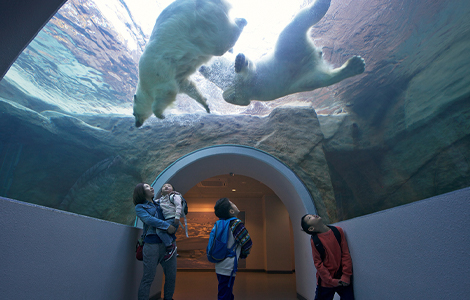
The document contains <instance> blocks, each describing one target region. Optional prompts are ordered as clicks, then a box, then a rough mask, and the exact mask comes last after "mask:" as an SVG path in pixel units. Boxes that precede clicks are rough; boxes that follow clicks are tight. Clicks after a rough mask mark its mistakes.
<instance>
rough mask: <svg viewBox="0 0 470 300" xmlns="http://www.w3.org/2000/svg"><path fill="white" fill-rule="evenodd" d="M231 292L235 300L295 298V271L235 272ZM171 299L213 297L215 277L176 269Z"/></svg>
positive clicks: (201, 299) (205, 299)
mask: <svg viewBox="0 0 470 300" xmlns="http://www.w3.org/2000/svg"><path fill="white" fill-rule="evenodd" d="M233 289H234V291H233V294H234V295H235V299H238V300H255V299H256V300H265V299H266V300H270V299H274V300H296V299H297V292H296V289H295V274H266V273H264V272H239V273H238V274H237V276H236V280H235V285H234V288H233ZM173 298H174V299H175V300H212V299H213V300H216V299H217V277H216V275H215V273H214V272H188V271H183V270H178V273H177V275H176V291H175V294H174V296H173Z"/></svg>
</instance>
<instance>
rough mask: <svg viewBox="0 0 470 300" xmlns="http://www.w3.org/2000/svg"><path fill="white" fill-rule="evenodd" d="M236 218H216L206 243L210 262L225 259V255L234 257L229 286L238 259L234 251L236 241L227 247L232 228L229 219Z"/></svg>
mask: <svg viewBox="0 0 470 300" xmlns="http://www.w3.org/2000/svg"><path fill="white" fill-rule="evenodd" d="M236 219H237V218H235V217H233V218H229V219H227V220H218V221H217V222H215V224H214V227H212V230H211V233H210V235H209V243H208V244H207V248H206V254H207V259H208V260H209V261H210V262H213V263H218V262H221V261H223V260H224V259H226V258H227V257H234V258H235V259H234V262H233V270H232V273H231V274H230V280H229V282H228V286H229V287H230V285H231V283H232V277H233V276H234V274H235V273H236V272H237V268H238V259H237V253H236V250H235V249H236V247H237V243H235V242H234V243H233V245H232V247H230V248H228V247H227V243H228V241H229V236H230V234H232V229H231V228H230V221H232V220H236Z"/></svg>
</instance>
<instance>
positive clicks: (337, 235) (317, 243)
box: [312, 225, 343, 285]
mask: <svg viewBox="0 0 470 300" xmlns="http://www.w3.org/2000/svg"><path fill="white" fill-rule="evenodd" d="M326 226H328V227H329V228H330V229H331V230H332V231H333V233H334V235H335V238H336V241H337V242H338V244H339V247H340V248H341V233H340V232H339V230H338V229H337V228H336V227H335V226H330V225H326ZM312 240H313V244H314V245H315V248H316V249H317V251H318V253H320V258H321V260H322V261H324V260H325V247H323V244H322V242H321V241H320V239H319V238H318V236H317V235H316V234H313V235H312ZM342 274H343V267H342V266H340V267H339V270H338V271H336V273H335V275H334V276H333V277H334V278H337V277H338V276H339V278H341V275H342ZM320 283H321V278H320V277H318V285H320Z"/></svg>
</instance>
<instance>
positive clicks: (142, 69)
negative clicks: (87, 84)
mask: <svg viewBox="0 0 470 300" xmlns="http://www.w3.org/2000/svg"><path fill="white" fill-rule="evenodd" d="M230 8H231V5H230V4H229V3H228V2H227V1H226V0H176V1H174V2H173V3H171V4H170V5H169V6H168V7H166V8H165V9H164V10H163V11H162V13H161V14H160V15H159V16H158V18H157V21H156V23H155V26H154V28H153V31H152V34H151V36H150V39H149V42H148V43H147V45H146V46H145V50H144V52H143V53H142V56H141V57H140V60H139V80H138V83H137V89H136V93H135V95H134V116H135V126H136V127H140V126H142V124H143V123H144V121H145V120H146V119H148V118H149V117H150V116H151V114H152V111H153V113H154V114H155V116H156V117H158V118H164V117H163V115H162V114H163V111H164V110H165V108H166V107H167V106H168V105H170V104H171V103H172V102H173V101H175V98H176V94H178V93H185V94H187V95H188V96H190V97H191V98H193V99H195V100H196V101H197V102H199V103H200V104H201V105H202V106H204V108H205V109H206V111H207V112H209V106H208V105H207V102H206V98H205V97H203V96H202V95H201V92H200V91H199V90H198V89H197V87H196V85H195V84H194V82H192V81H191V80H190V79H189V78H188V77H189V76H190V75H191V74H193V73H194V72H195V71H196V70H197V68H199V66H201V65H202V64H203V63H205V62H207V61H209V60H210V59H211V58H212V57H213V56H221V55H223V54H224V53H225V52H227V51H228V50H229V49H231V48H232V47H233V46H234V45H235V42H236V41H237V40H238V37H239V36H240V33H241V32H242V30H243V28H244V27H245V25H246V24H247V22H246V20H245V19H242V18H238V19H234V20H232V19H230V18H229V17H228V13H229V10H230Z"/></svg>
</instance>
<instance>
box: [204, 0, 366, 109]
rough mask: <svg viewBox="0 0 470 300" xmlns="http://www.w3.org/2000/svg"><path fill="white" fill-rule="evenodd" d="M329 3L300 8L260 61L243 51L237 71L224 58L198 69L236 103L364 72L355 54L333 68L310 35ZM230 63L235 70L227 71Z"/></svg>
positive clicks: (326, 0) (321, 0) (319, 0)
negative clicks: (222, 75)
mask: <svg viewBox="0 0 470 300" xmlns="http://www.w3.org/2000/svg"><path fill="white" fill-rule="evenodd" d="M330 2H331V1H330V0H317V1H315V2H313V3H312V4H310V5H309V6H307V7H305V8H304V9H302V10H300V11H299V13H297V15H296V16H295V17H294V19H293V20H292V21H291V22H290V23H289V24H288V25H287V26H286V27H285V28H284V30H283V31H282V32H281V34H280V35H279V37H278V40H277V42H276V46H275V47H274V50H273V52H271V53H269V54H267V55H266V56H264V57H262V58H261V59H259V60H258V61H256V62H252V61H251V60H249V59H248V58H246V57H245V55H244V54H242V53H240V54H238V55H237V57H236V59H235V73H233V66H234V64H233V63H231V64H230V63H227V61H224V59H225V58H220V59H216V60H214V62H213V63H212V65H209V66H202V67H201V68H200V69H199V71H200V72H201V73H202V75H203V76H204V77H206V78H207V79H209V80H210V81H212V82H214V83H215V84H216V85H217V86H219V87H220V88H221V89H222V90H224V92H223V97H224V100H225V101H227V102H229V103H232V104H236V105H248V104H250V101H251V100H260V101H269V100H274V99H277V98H280V97H283V96H286V95H289V94H294V93H298V92H305V91H311V90H314V89H317V88H320V87H325V86H329V85H332V84H335V83H337V82H340V81H341V80H343V79H346V78H348V77H352V76H354V75H358V74H361V73H363V72H364V69H365V63H364V59H362V58H361V57H360V56H353V57H351V58H350V59H349V60H348V61H347V62H346V63H344V64H343V65H342V66H341V67H339V68H336V69H333V68H332V67H331V66H330V65H329V64H328V63H327V62H326V61H325V60H324V59H323V57H322V52H321V50H320V49H318V48H316V47H315V46H314V45H313V41H312V40H311V39H310V38H309V37H308V29H309V28H310V27H312V26H313V25H314V24H316V23H317V22H318V21H320V19H321V18H322V17H323V16H324V15H325V14H326V12H327V11H328V8H329V7H330ZM230 66H231V67H232V71H229V70H226V68H228V67H230ZM220 74H224V76H225V77H221V75H220ZM227 78H229V80H230V82H228V83H227V82H226V81H225V80H226V79H227Z"/></svg>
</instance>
